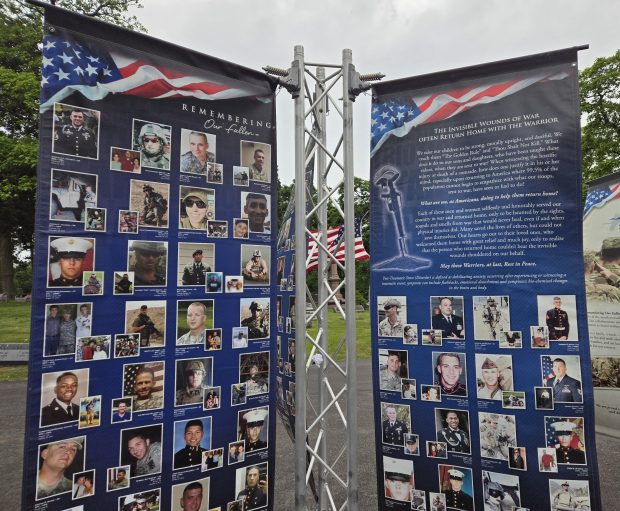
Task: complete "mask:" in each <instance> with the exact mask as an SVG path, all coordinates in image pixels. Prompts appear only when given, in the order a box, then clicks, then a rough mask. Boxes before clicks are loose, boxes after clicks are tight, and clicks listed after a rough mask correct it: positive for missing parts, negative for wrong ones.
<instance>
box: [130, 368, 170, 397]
mask: <svg viewBox="0 0 620 511" xmlns="http://www.w3.org/2000/svg"><path fill="white" fill-rule="evenodd" d="M143 367H146V368H148V369H151V370H152V371H153V372H154V373H155V386H154V387H153V392H162V391H163V390H164V362H150V363H147V364H129V365H126V366H125V378H124V379H123V396H133V395H134V390H133V386H134V383H135V382H136V375H137V374H138V371H140V369H142V368H143Z"/></svg>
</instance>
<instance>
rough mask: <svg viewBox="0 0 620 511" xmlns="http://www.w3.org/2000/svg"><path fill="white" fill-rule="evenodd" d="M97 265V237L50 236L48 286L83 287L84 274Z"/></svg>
mask: <svg viewBox="0 0 620 511" xmlns="http://www.w3.org/2000/svg"><path fill="white" fill-rule="evenodd" d="M94 267H95V238H78V237H73V236H50V237H49V266H48V274H47V282H48V283H47V287H76V288H81V287H82V275H83V273H84V272H91V271H93V269H94Z"/></svg>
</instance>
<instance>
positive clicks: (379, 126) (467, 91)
mask: <svg viewBox="0 0 620 511" xmlns="http://www.w3.org/2000/svg"><path fill="white" fill-rule="evenodd" d="M567 76H568V75H567V74H566V73H557V72H554V73H537V74H533V75H530V76H525V77H521V78H518V79H512V80H498V81H494V82H489V83H485V84H482V85H478V86H476V87H466V88H462V89H454V90H451V91H446V92H441V93H433V94H428V95H425V96H418V97H399V98H395V99H390V100H387V101H383V102H379V103H375V104H374V105H373V107H372V113H371V128H370V131H371V141H370V147H371V150H370V156H372V155H374V154H375V152H377V151H378V149H379V148H380V147H381V146H382V145H383V143H384V142H385V141H386V140H388V139H389V138H390V137H391V136H395V137H404V136H405V135H407V133H409V132H410V131H411V130H412V129H413V128H415V127H416V126H420V125H421V124H429V123H432V122H437V121H443V120H445V119H449V118H451V117H454V116H455V115H458V114H460V113H462V112H466V111H467V110H469V109H471V108H473V107H475V106H477V105H486V104H488V103H493V102H494V101H498V100H500V99H503V98H505V97H507V96H510V95H512V94H514V93H515V92H519V91H521V90H523V89H525V88H526V87H529V86H530V85H533V84H535V83H538V82H541V81H546V80H562V79H564V78H566V77H567Z"/></svg>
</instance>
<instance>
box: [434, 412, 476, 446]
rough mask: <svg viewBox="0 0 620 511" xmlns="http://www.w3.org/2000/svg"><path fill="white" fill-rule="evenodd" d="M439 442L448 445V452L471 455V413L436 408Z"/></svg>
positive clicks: (436, 428)
mask: <svg viewBox="0 0 620 511" xmlns="http://www.w3.org/2000/svg"><path fill="white" fill-rule="evenodd" d="M435 431H437V436H436V438H437V441H438V442H445V443H446V450H447V451H448V452H458V453H463V454H471V438H470V434H469V431H470V429H469V412H468V411H466V410H446V409H443V408H435Z"/></svg>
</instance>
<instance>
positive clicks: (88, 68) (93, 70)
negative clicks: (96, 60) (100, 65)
mask: <svg viewBox="0 0 620 511" xmlns="http://www.w3.org/2000/svg"><path fill="white" fill-rule="evenodd" d="M89 58H90V57H89ZM86 72H87V73H88V75H89V76H90V75H96V74H97V68H96V67H93V66H91V65H90V64H88V66H86Z"/></svg>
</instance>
